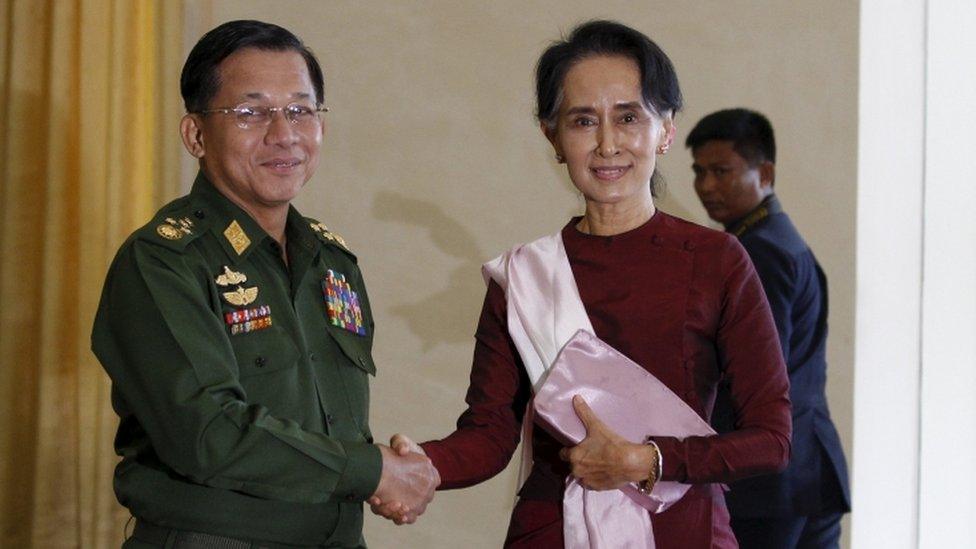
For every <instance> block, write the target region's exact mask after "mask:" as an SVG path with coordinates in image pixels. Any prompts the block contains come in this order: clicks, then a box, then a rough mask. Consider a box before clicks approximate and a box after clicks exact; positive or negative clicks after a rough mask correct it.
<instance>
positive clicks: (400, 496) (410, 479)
mask: <svg viewBox="0 0 976 549" xmlns="http://www.w3.org/2000/svg"><path fill="white" fill-rule="evenodd" d="M379 448H380V453H381V454H382V456H383V472H382V473H381V474H380V483H379V486H377V487H376V493H374V494H373V496H372V497H370V498H369V500H368V501H369V506H370V508H371V509H372V510H373V513H376V514H377V515H380V516H381V517H384V518H387V519H390V520H392V521H393V522H395V523H397V524H413V523H414V522H416V520H417V517H419V516H420V515H422V514H423V513H424V511H425V510H426V509H427V504H428V503H430V502H431V500H433V499H434V489H435V488H437V486H438V485H439V484H440V483H441V476H440V475H439V474H438V473H437V469H435V468H434V465H433V464H432V463H431V462H430V459H428V458H427V455H426V454H425V453H424V450H423V448H421V447H420V445H418V444H417V443H416V442H414V441H412V440H410V439H409V438H408V437H406V436H405V435H400V434H397V435H394V436H393V438H391V439H390V446H384V445H382V444H381V445H379Z"/></svg>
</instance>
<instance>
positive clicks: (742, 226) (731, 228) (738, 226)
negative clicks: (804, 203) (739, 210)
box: [725, 193, 783, 236]
mask: <svg viewBox="0 0 976 549" xmlns="http://www.w3.org/2000/svg"><path fill="white" fill-rule="evenodd" d="M782 212H783V206H782V205H781V204H780V203H779V199H778V198H776V194H775V193H774V194H771V195H769V196H767V197H766V198H764V199H763V201H762V202H760V203H759V205H758V206H756V207H755V209H753V210H752V211H751V212H749V213H748V214H746V215H745V216H743V217H741V218H739V219H737V220H735V221H733V222H732V223H729V224H728V225H726V226H725V232H727V233H731V234H733V235H735V236H742V235H744V234H746V232H748V231H749V229H751V228H753V227H755V226H756V225H758V224H759V223H760V222H762V221H763V220H764V219H766V218H767V217H769V216H771V215H775V214H778V213H782Z"/></svg>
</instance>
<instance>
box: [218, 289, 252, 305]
mask: <svg viewBox="0 0 976 549" xmlns="http://www.w3.org/2000/svg"><path fill="white" fill-rule="evenodd" d="M223 296H224V299H226V300H227V303H230V304H231V305H233V306H235V307H245V306H247V305H250V304H251V303H254V300H256V299H257V298H258V287H257V286H254V287H253V288H245V287H243V286H238V287H237V289H236V290H234V291H232V292H224V293H223Z"/></svg>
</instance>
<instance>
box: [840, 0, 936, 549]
mask: <svg viewBox="0 0 976 549" xmlns="http://www.w3.org/2000/svg"><path fill="white" fill-rule="evenodd" d="M860 27H861V31H860V38H861V43H860V77H859V100H858V111H859V112H858V181H857V187H858V188H857V255H856V257H857V265H856V269H857V279H856V280H857V282H856V313H855V314H856V320H855V330H856V332H855V336H856V339H855V347H854V364H855V366H854V367H855V371H854V448H853V457H852V474H851V477H852V479H851V480H852V489H853V505H852V506H853V512H852V514H851V541H852V544H851V545H852V547H857V548H858V549H862V548H874V547H878V548H881V547H884V548H886V549H898V548H908V547H915V543H916V537H917V523H918V506H917V501H918V448H919V434H918V430H919V361H920V358H919V357H920V333H921V311H922V307H921V292H920V288H921V281H922V235H923V231H922V226H923V224H922V207H923V201H922V199H923V193H922V188H923V185H922V182H923V178H924V169H923V166H924V148H925V138H924V136H925V116H924V112H925V111H924V105H925V2H924V1H923V0H905V1H900V2H889V1H885V0H863V1H862V2H861V21H860Z"/></svg>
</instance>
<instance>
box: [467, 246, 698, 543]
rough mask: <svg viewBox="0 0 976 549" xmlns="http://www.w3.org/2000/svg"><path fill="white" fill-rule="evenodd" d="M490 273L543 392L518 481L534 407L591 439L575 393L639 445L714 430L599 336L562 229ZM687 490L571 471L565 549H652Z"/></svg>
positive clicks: (562, 432) (549, 423) (554, 430)
mask: <svg viewBox="0 0 976 549" xmlns="http://www.w3.org/2000/svg"><path fill="white" fill-rule="evenodd" d="M482 273H483V275H484V277H485V282H486V283H487V281H488V280H489V279H493V280H495V281H496V282H497V283H498V284H499V285H500V286H501V287H502V288H503V289H504V290H505V296H506V304H507V308H508V319H507V320H508V331H509V335H510V336H511V337H512V340H513V342H514V343H515V347H516V349H517V350H518V352H519V356H520V357H521V358H522V362H523V364H524V366H525V370H526V373H527V374H528V377H529V380H530V382H531V384H532V389H533V392H534V393H535V398H534V399H533V406H532V407H530V409H529V410H527V412H526V418H525V419H524V420H523V436H522V441H523V444H522V446H523V457H522V468H523V469H522V472H521V475H520V476H521V479H520V482H522V481H524V480H525V476H526V471H527V469H528V468H529V467H530V466H531V463H532V459H531V451H532V449H531V447H532V423H533V421H534V420H533V417H532V416H533V411H532V408H533V407H534V408H535V416H536V419H537V420H538V421H539V423H540V425H541V426H543V427H544V428H545V429H546V430H547V431H549V432H550V434H552V435H553V436H555V437H556V438H557V439H559V440H561V441H562V442H564V443H566V444H568V445H572V444H577V443H579V441H581V440H582V439H583V438H584V437H585V436H586V433H585V429H584V428H583V424H582V422H580V420H579V418H578V417H577V416H576V413H575V411H574V410H573V407H572V397H573V395H574V394H580V395H582V396H583V397H584V398H585V399H586V401H587V403H588V404H589V405H590V406H591V408H593V410H594V412H595V413H596V415H597V416H598V417H600V419H601V420H602V421H604V422H605V423H606V424H607V425H608V426H609V427H610V428H611V429H613V430H614V431H615V432H617V433H618V434H620V435H621V436H622V437H624V438H627V439H629V440H631V441H632V442H643V439H644V437H645V436H647V435H667V436H679V437H680V436H689V435H709V434H714V431H713V430H712V429H711V428H710V427H709V426H708V424H707V423H705V422H704V421H703V420H702V419H701V418H700V417H699V416H698V414H697V413H695V412H694V410H692V409H691V408H690V407H688V406H687V404H685V403H684V401H682V400H681V398H680V397H678V396H677V395H675V394H674V393H673V392H672V391H671V390H670V389H668V388H667V387H666V386H665V385H664V384H663V383H661V382H660V381H659V380H658V379H657V378H655V377H654V376H653V375H652V374H651V373H649V372H648V371H646V370H644V369H643V368H641V367H640V366H639V365H637V364H636V363H634V362H633V361H631V360H630V359H628V358H627V357H625V356H624V355H623V354H622V353H620V352H619V351H617V350H616V349H614V348H613V347H611V346H610V345H608V344H607V343H605V342H603V341H602V340H600V339H599V338H598V337H596V335H595V334H594V333H593V326H592V324H591V323H590V319H589V317H588V316H587V314H586V309H585V308H584V306H583V302H582V300H581V299H580V296H579V289H578V288H577V287H576V280H575V279H574V278H573V272H572V269H571V267H570V265H569V258H568V257H567V256H566V249H565V246H564V245H563V240H562V235H561V234H560V233H556V234H555V235H551V236H547V237H544V238H541V239H539V240H536V241H534V242H531V243H529V244H525V245H522V246H516V247H515V248H513V249H512V250H510V251H508V252H506V253H505V254H503V255H501V256H500V257H498V258H496V259H494V260H492V261H490V262H488V263H486V264H485V265H484V267H483V269H482ZM689 488H690V486H689V485H687V484H681V483H677V482H665V481H661V482H658V483H657V484H655V486H654V489H653V490H652V491H651V493H650V494H647V495H645V494H641V493H640V492H639V491H638V490H637V488H636V486H635V485H628V486H626V487H624V488H622V489H620V490H608V491H595V490H588V489H586V488H583V486H582V485H580V484H579V482H578V481H577V480H576V479H575V478H574V477H572V476H570V477H568V478H567V479H566V489H565V492H564V494H563V535H564V541H565V547H567V548H571V549H577V548H580V549H610V548H615V549H616V548H628V549H653V548H654V532H653V529H652V527H651V516H650V513H659V512H661V511H664V510H665V509H667V508H668V507H669V506H670V505H672V504H673V503H674V502H676V501H678V500H679V499H681V497H682V496H684V494H685V492H687V491H688V489H689ZM649 512H650V513H649Z"/></svg>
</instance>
